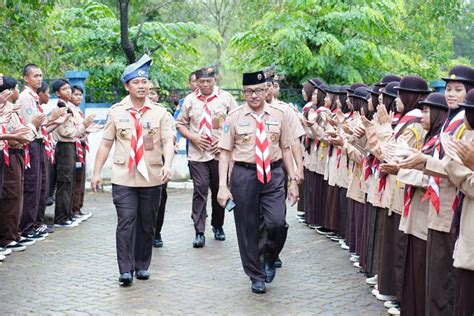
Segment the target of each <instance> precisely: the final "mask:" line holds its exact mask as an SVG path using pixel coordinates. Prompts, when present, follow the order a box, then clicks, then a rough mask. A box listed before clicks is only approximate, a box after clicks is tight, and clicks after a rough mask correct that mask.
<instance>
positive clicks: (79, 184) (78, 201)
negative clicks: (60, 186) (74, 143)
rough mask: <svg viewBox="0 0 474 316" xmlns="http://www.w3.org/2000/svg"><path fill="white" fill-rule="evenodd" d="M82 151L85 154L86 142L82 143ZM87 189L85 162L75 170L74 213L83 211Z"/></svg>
mask: <svg viewBox="0 0 474 316" xmlns="http://www.w3.org/2000/svg"><path fill="white" fill-rule="evenodd" d="M81 146H82V152H83V153H84V154H85V152H86V147H85V146H84V143H81ZM76 163H77V162H76ZM85 191H86V164H85V163H84V164H83V165H82V166H81V167H80V168H77V167H76V168H75V170H74V193H73V197H72V199H73V202H72V213H73V214H74V215H77V214H79V213H81V209H82V206H83V205H84V194H85Z"/></svg>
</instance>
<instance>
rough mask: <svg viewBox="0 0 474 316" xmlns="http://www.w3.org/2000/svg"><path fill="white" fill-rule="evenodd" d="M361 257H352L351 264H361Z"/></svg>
mask: <svg viewBox="0 0 474 316" xmlns="http://www.w3.org/2000/svg"><path fill="white" fill-rule="evenodd" d="M359 259H360V257H359V256H352V257H351V259H350V260H351V262H359Z"/></svg>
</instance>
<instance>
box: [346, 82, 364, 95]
mask: <svg viewBox="0 0 474 316" xmlns="http://www.w3.org/2000/svg"><path fill="white" fill-rule="evenodd" d="M359 87H364V88H367V87H368V86H367V85H366V84H365V83H354V84H352V85H351V86H350V87H349V88H347V91H348V92H349V93H354V91H355V89H357V88H359Z"/></svg>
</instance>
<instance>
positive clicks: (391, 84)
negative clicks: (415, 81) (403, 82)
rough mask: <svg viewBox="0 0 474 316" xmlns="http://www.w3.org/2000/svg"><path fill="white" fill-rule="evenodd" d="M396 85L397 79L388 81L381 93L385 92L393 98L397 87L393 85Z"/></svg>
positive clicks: (395, 95)
mask: <svg viewBox="0 0 474 316" xmlns="http://www.w3.org/2000/svg"><path fill="white" fill-rule="evenodd" d="M396 86H398V81H392V82H389V83H388V84H387V85H386V86H385V87H384V88H383V89H382V94H386V95H388V96H391V97H393V98H396V97H397V89H395V87H396Z"/></svg>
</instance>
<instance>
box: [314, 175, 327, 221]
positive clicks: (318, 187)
mask: <svg viewBox="0 0 474 316" xmlns="http://www.w3.org/2000/svg"><path fill="white" fill-rule="evenodd" d="M326 191H327V185H326V184H325V181H324V176H323V175H322V174H319V173H315V187H314V191H313V195H314V209H313V211H314V213H313V215H314V224H316V225H320V226H324V221H325V217H324V215H325V209H324V207H325V203H324V200H325V199H326Z"/></svg>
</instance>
